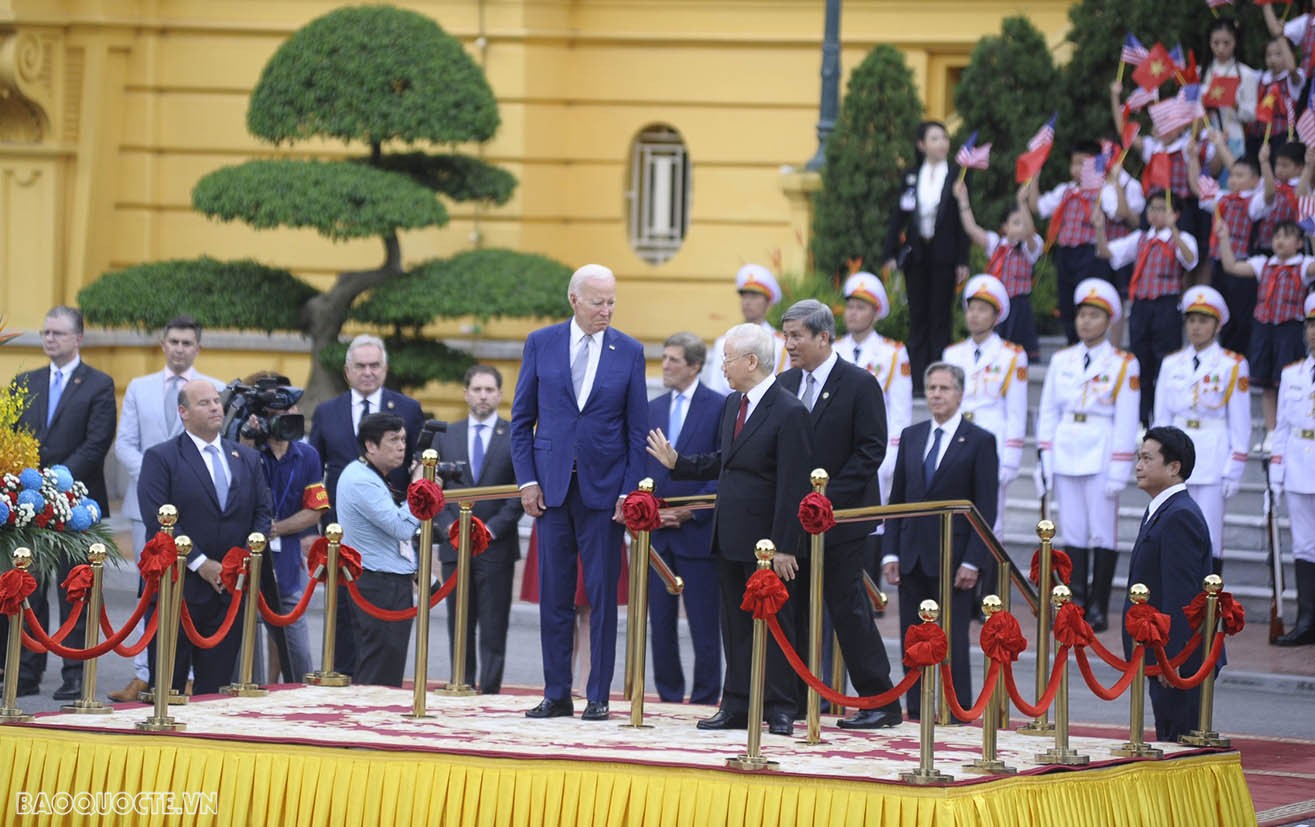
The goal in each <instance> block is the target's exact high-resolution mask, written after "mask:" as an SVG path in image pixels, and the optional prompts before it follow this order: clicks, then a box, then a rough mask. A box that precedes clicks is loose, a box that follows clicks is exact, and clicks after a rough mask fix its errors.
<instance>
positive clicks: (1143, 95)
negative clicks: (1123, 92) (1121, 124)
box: [1128, 86, 1160, 112]
mask: <svg viewBox="0 0 1315 827" xmlns="http://www.w3.org/2000/svg"><path fill="white" fill-rule="evenodd" d="M1159 99H1160V90H1159V89H1143V88H1141V87H1140V86H1138V87H1137V88H1136V89H1134V90H1132V94H1131V95H1129V96H1128V108H1129V109H1131V110H1132V111H1133V112H1140V111H1141V110H1143V109H1145V108H1146V104H1148V103H1155V102H1156V101H1158V100H1159Z"/></svg>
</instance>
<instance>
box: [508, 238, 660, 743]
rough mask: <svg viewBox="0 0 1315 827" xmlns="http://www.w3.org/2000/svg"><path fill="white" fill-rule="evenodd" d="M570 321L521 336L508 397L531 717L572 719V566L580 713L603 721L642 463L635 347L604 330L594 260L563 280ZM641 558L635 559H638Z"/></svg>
mask: <svg viewBox="0 0 1315 827" xmlns="http://www.w3.org/2000/svg"><path fill="white" fill-rule="evenodd" d="M567 299H568V300H569V301H570V303H571V309H572V311H573V315H572V317H571V319H570V320H568V321H565V322H559V323H558V324H555V325H551V326H549V327H544V328H540V329H539V330H536V331H534V332H533V333H531V334H530V335H529V337H528V338H527V339H526V340H525V350H524V353H523V355H522V357H521V369H520V375H519V376H518V377H517V379H516V396H515V398H514V399H513V400H512V404H511V456H512V464H513V466H514V467H515V470H516V483H517V484H518V485H519V486H520V489H521V503H522V505H524V507H525V513H527V514H529V515H530V516H531V517H534V518H535V519H536V520H537V521H538V529H539V640H540V646H541V648H542V654H543V681H544V688H543V700H542V701H541V702H540V703H539V705H538V706H536V707H534V708H533V709H531V710H529V711H527V712H526V713H525V714H526V716H527V717H530V718H556V717H565V716H570V715H574V713H575V710H574V707H573V706H572V704H571V643H572V640H573V637H574V635H573V632H574V623H575V608H574V602H575V584H576V571H577V566H578V567H581V568H583V572H584V589H585V594H586V596H587V597H588V599H589V606H590V615H589V654H590V664H589V683H588V687H587V688H586V700H587V702H588V703H587V705H586V706H585V710H584V712H583V714H582V715H581V720H585V721H603V720H606V719H607V718H608V703H607V701H608V692H609V689H610V687H611V685H612V671H613V667H614V665H615V661H616V584H617V580H618V578H619V577H620V575H621V556H620V555H621V543H622V535H623V531H624V526H623V524H622V523H623V520H622V516H621V501H622V499H623V498H624V497H625V495H626V494H628V493H630V492H631V491H633V490H635V488H636V487H637V486H638V484H639V476H640V474H641V473H643V469H644V461H645V459H644V434H645V431H646V430H647V428H648V391H647V385H646V382H645V378H644V348H643V345H641V344H640V343H639V342H637V341H635V340H634V339H632V338H631V337H629V336H627V335H625V334H624V333H622V332H621V331H619V330H615V329H613V328H612V326H611V325H612V313H613V311H614V310H615V308H616V277H615V276H613V275H612V271H611V270H609V269H608V268H606V267H604V266H602V265H601V264H586V265H585V266H583V267H581V268H580V269H579V270H576V271H575V273H574V275H572V276H571V283H570V286H569V287H568V288H567ZM642 564H643V563H642V562H641V563H640V564H639V565H642Z"/></svg>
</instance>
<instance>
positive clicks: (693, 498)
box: [662, 494, 717, 511]
mask: <svg viewBox="0 0 1315 827" xmlns="http://www.w3.org/2000/svg"><path fill="white" fill-rule="evenodd" d="M662 507H663V508H688V509H689V510H690V511H704V510H707V509H711V508H716V507H717V495H716V494H686V495H685V496H683V497H663V498H662Z"/></svg>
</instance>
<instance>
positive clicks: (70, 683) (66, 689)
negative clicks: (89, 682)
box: [50, 678, 82, 701]
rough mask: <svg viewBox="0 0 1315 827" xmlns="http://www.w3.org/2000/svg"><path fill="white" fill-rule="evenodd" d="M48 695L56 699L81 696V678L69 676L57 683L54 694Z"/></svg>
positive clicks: (67, 699) (63, 699) (69, 698)
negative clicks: (67, 678) (57, 687)
mask: <svg viewBox="0 0 1315 827" xmlns="http://www.w3.org/2000/svg"><path fill="white" fill-rule="evenodd" d="M50 697H52V698H54V699H55V700H57V701H74V700H77V699H78V698H81V697H82V679H81V678H71V679H69V680H66V681H64V682H63V683H61V684H60V685H59V689H56V690H55V694H54V695H51V696H50Z"/></svg>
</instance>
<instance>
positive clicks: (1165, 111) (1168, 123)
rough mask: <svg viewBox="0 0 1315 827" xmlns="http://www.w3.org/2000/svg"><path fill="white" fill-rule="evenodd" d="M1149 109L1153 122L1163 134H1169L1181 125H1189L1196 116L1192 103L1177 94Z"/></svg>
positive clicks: (1157, 130) (1156, 128) (1156, 129)
mask: <svg viewBox="0 0 1315 827" xmlns="http://www.w3.org/2000/svg"><path fill="white" fill-rule="evenodd" d="M1149 111H1150V113H1151V123H1152V124H1154V126H1155V131H1156V132H1158V133H1159V134H1161V135H1168V134H1169V133H1171V132H1173V131H1174V130H1175V129H1178V128H1179V127H1183V126H1187V125H1188V124H1190V123H1191V122H1192V121H1193V120H1194V119H1195V118H1196V113H1195V112H1194V111H1193V109H1192V104H1190V103H1188V102H1187V101H1186V100H1184V99H1183V98H1181V97H1179V96H1177V95H1175V96H1174V97H1172V98H1169V99H1168V100H1167V101H1160V102H1159V103H1157V104H1155V105H1153V106H1152V107H1151V108H1150V110H1149Z"/></svg>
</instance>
